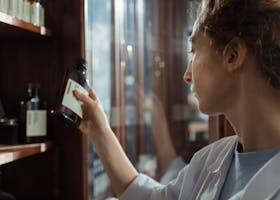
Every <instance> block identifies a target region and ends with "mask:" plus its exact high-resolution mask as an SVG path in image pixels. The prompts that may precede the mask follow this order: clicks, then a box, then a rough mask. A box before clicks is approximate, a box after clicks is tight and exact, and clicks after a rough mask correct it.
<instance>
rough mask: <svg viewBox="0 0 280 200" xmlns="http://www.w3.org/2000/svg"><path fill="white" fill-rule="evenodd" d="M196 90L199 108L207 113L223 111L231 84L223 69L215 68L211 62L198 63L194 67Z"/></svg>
mask: <svg viewBox="0 0 280 200" xmlns="http://www.w3.org/2000/svg"><path fill="white" fill-rule="evenodd" d="M193 84H194V90H195V93H196V96H197V99H198V104H199V109H200V110H201V111H202V112H204V113H206V114H213V113H218V112H222V111H223V108H224V106H225V105H224V103H225V102H226V101H224V100H225V98H226V96H227V93H228V92H229V91H230V85H229V83H228V82H227V81H226V80H225V74H224V73H223V71H222V70H215V69H214V67H213V66H211V63H201V62H200V63H199V62H197V63H196V66H195V68H194V69H193Z"/></svg>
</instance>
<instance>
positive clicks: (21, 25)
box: [0, 12, 52, 37]
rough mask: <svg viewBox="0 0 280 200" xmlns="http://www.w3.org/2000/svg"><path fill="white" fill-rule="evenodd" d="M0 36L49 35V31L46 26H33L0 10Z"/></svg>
mask: <svg viewBox="0 0 280 200" xmlns="http://www.w3.org/2000/svg"><path fill="white" fill-rule="evenodd" d="M0 26H1V29H0V36H1V37H19V36H32V37H33V36H34V35H39V36H43V37H44V36H46V37H48V36H51V34H52V33H51V31H50V30H48V29H47V28H46V27H40V26H35V25H33V24H31V23H28V22H25V21H23V20H19V19H17V18H15V17H12V16H10V15H7V14H5V13H2V12H0Z"/></svg>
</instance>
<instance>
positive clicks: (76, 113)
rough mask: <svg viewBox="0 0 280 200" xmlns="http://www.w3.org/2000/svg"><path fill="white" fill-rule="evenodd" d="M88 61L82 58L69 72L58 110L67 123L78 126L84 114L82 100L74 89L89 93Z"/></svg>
mask: <svg viewBox="0 0 280 200" xmlns="http://www.w3.org/2000/svg"><path fill="white" fill-rule="evenodd" d="M86 76H87V62H86V61H85V60H84V59H82V58H80V59H78V60H77V62H76V64H75V65H74V66H73V67H72V69H70V71H69V72H68V73H67V75H66V78H65V80H64V85H63V90H62V93H61V97H60V99H61V100H60V105H59V107H58V112H59V114H60V116H61V117H62V119H63V120H64V121H65V123H66V125H68V126H70V127H78V126H79V124H80V121H81V118H82V116H83V111H82V106H81V102H79V101H78V100H77V99H76V98H75V97H74V95H73V91H74V90H79V91H80V92H82V93H85V94H88V89H89V85H88V81H87V78H86Z"/></svg>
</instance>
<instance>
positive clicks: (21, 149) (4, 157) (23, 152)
mask: <svg viewBox="0 0 280 200" xmlns="http://www.w3.org/2000/svg"><path fill="white" fill-rule="evenodd" d="M51 146H52V145H51V142H46V143H35V144H23V145H0V165H3V164H6V163H9V162H13V161H16V160H18V159H21V158H25V157H29V156H33V155H36V154H40V153H43V152H46V151H47V150H49V149H50V148H51Z"/></svg>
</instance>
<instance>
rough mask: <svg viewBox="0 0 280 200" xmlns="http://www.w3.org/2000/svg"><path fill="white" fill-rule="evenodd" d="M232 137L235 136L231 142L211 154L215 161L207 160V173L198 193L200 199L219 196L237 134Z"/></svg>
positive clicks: (236, 140)
mask: <svg viewBox="0 0 280 200" xmlns="http://www.w3.org/2000/svg"><path fill="white" fill-rule="evenodd" d="M232 137H235V139H234V140H233V142H230V143H227V144H226V146H223V147H222V148H221V151H220V152H219V154H218V155H216V156H213V157H215V161H214V162H212V163H211V161H209V162H210V163H211V164H210V163H209V166H208V167H207V171H208V175H207V177H206V178H205V181H204V185H203V186H202V188H201V190H200V192H199V195H198V196H201V198H200V199H213V200H216V199H218V198H219V195H220V192H221V189H222V187H223V185H224V182H225V179H226V176H227V172H228V170H229V167H230V164H231V161H232V157H233V153H234V148H235V147H236V145H237V142H238V137H237V136H232ZM230 138H231V137H228V139H230ZM223 145H224V143H223ZM216 153H217V152H216ZM211 157H212V156H211Z"/></svg>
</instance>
